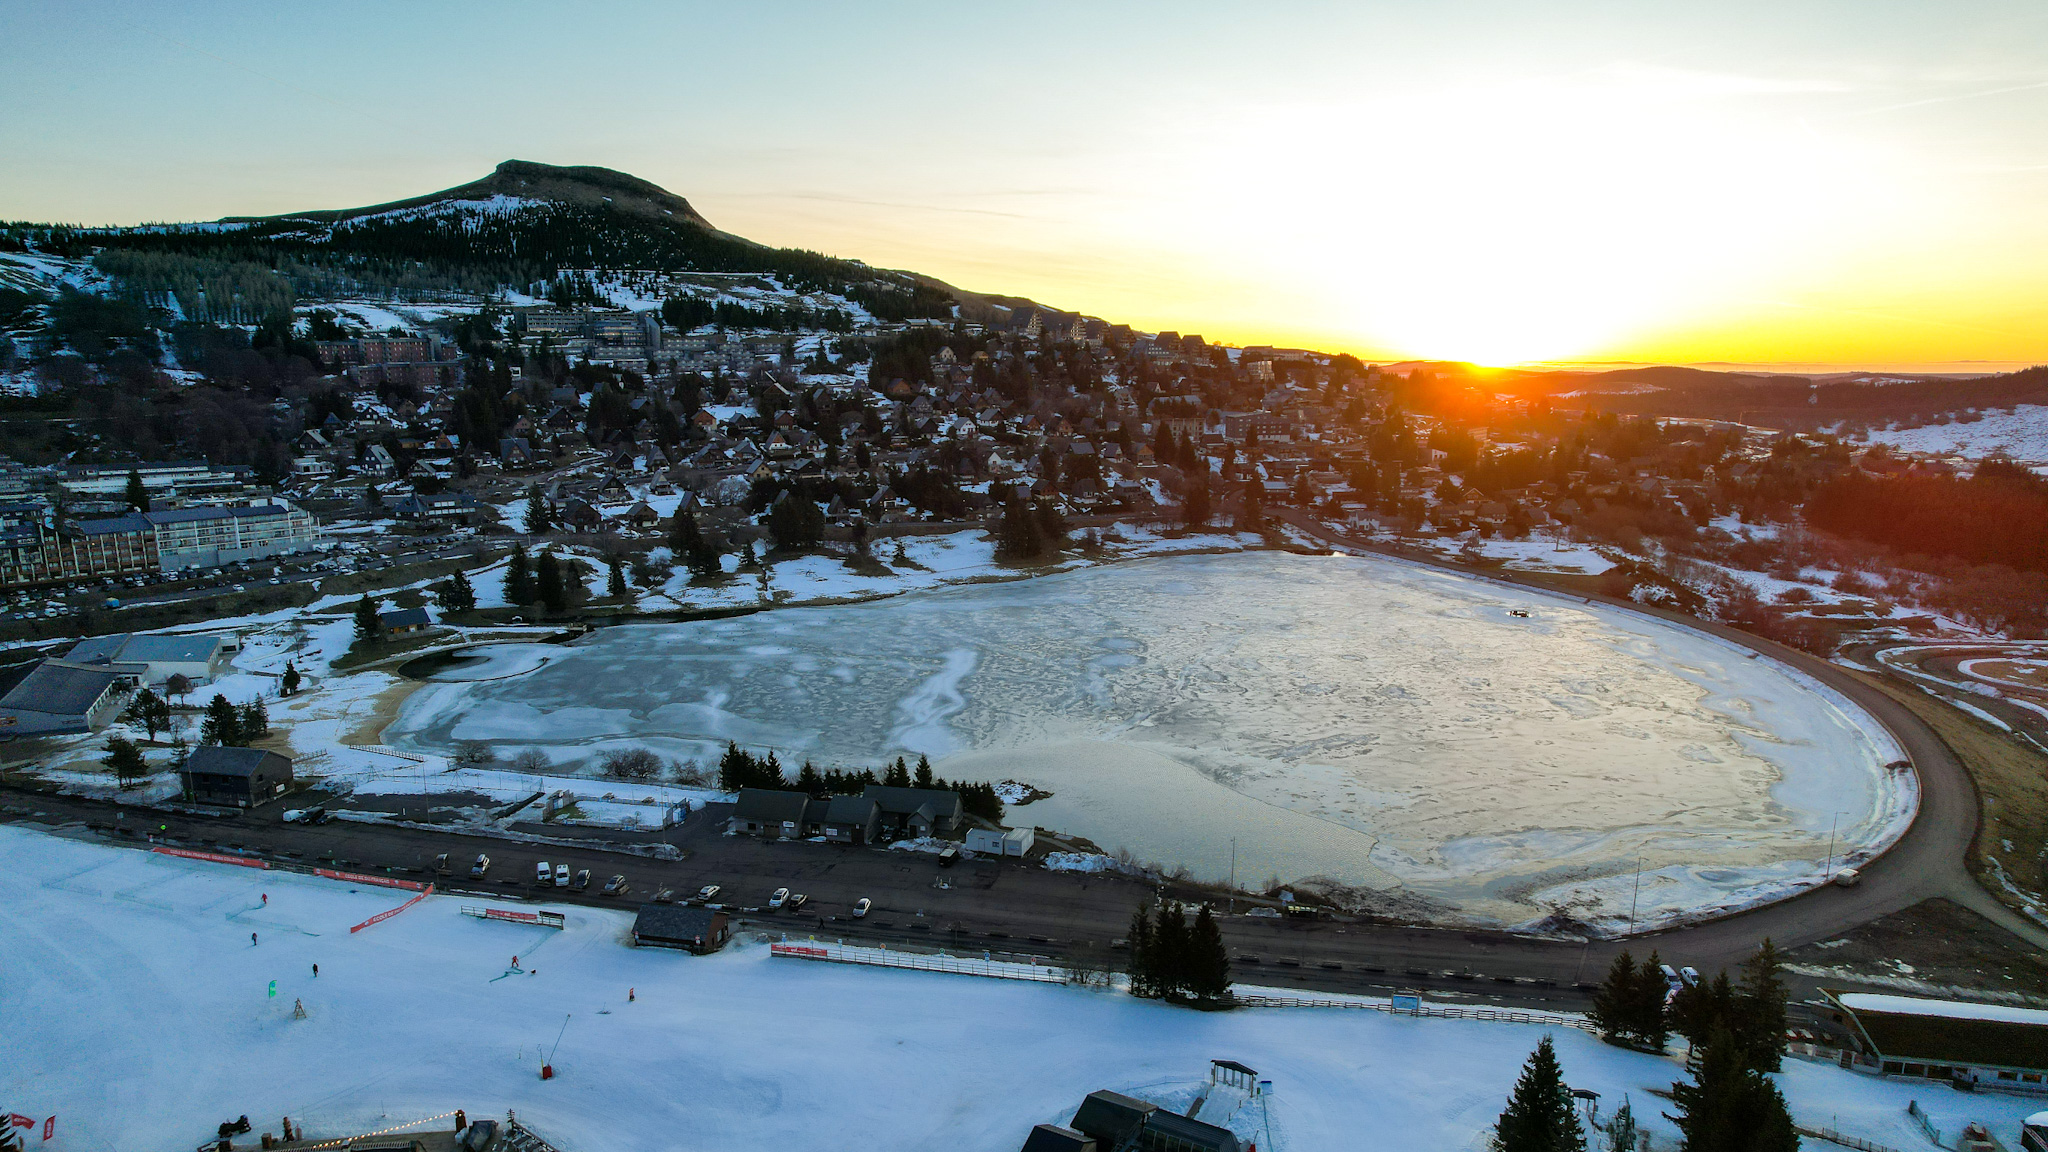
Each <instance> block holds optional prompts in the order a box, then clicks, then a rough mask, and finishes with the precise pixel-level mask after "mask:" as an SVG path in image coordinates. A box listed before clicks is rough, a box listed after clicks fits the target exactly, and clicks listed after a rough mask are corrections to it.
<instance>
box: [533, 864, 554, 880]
mask: <svg viewBox="0 0 2048 1152" xmlns="http://www.w3.org/2000/svg"><path fill="white" fill-rule="evenodd" d="M554 878H555V870H554V868H553V867H552V866H550V865H549V864H548V862H547V861H545V860H543V861H541V862H540V863H538V864H535V865H534V866H533V882H534V883H535V884H547V883H550V882H551V881H553V880H554Z"/></svg>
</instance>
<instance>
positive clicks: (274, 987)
mask: <svg viewBox="0 0 2048 1152" xmlns="http://www.w3.org/2000/svg"><path fill="white" fill-rule="evenodd" d="M270 995H271V996H272V997H273V998H274V997H276V995H277V981H275V980H272V981H271V982H270Z"/></svg>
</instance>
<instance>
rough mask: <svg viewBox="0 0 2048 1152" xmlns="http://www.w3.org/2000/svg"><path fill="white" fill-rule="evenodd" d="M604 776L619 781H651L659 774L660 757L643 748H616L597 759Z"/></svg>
mask: <svg viewBox="0 0 2048 1152" xmlns="http://www.w3.org/2000/svg"><path fill="white" fill-rule="evenodd" d="M598 763H599V764H600V765H601V766H602V769H603V771H604V774H605V775H607V776H611V777H615V778H617V779H620V780H652V779H654V778H655V776H657V775H659V774H660V772H661V757H659V756H656V755H655V754H654V753H652V752H649V751H648V750H647V749H645V748H616V749H613V750H612V751H609V752H606V753H605V754H604V755H602V756H600V757H599V758H598Z"/></svg>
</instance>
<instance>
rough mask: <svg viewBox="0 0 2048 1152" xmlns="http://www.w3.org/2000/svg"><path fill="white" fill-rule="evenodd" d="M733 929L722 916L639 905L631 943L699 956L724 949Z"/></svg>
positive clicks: (680, 907) (714, 912)
mask: <svg viewBox="0 0 2048 1152" xmlns="http://www.w3.org/2000/svg"><path fill="white" fill-rule="evenodd" d="M731 938H732V929H731V927H730V926H729V925H728V924H727V922H726V915H725V912H724V911H722V910H720V909H717V908H692V907H690V906H688V905H685V904H642V905H641V906H640V915H639V916H638V918H636V919H635V920H634V921H633V943H635V944H637V945H640V946H642V947H649V948H680V949H682V950H684V951H685V952H692V953H695V954H696V955H699V956H702V955H704V954H705V953H707V952H716V951H718V950H719V949H720V948H723V947H725V942H726V941H727V940H730V939H731Z"/></svg>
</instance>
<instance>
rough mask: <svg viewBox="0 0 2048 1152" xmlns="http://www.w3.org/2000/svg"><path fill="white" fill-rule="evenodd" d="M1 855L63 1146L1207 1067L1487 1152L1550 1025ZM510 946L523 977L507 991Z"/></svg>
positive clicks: (1888, 1114) (1663, 1148)
mask: <svg viewBox="0 0 2048 1152" xmlns="http://www.w3.org/2000/svg"><path fill="white" fill-rule="evenodd" d="M0 863H4V867H0V973H5V976H6V978H5V980H4V981H0V1012H4V1013H5V1015H6V1017H7V1018H8V1019H9V1020H12V1021H15V1022H16V1023H17V1026H16V1027H14V1028H12V1029H10V1031H9V1033H8V1036H7V1046H6V1050H5V1051H6V1058H5V1059H4V1060H0V1103H4V1104H5V1105H6V1106H7V1107H9V1108H11V1109H14V1110H18V1111H22V1112H26V1113H29V1114H32V1115H35V1116H38V1117H41V1116H49V1115H55V1116H56V1117H57V1118H58V1121H57V1139H56V1140H54V1141H52V1142H51V1143H50V1144H48V1145H44V1146H43V1147H46V1148H50V1149H52V1150H53V1152H62V1150H63V1149H65V1148H80V1149H83V1148H95V1149H97V1148H121V1149H129V1148H136V1149H143V1148H188V1147H192V1146H194V1145H196V1144H197V1143H198V1142H199V1141H200V1140H201V1139H202V1138H206V1137H208V1136H210V1135H211V1134H212V1132H213V1129H214V1125H215V1124H216V1123H218V1122H219V1121H220V1120H222V1119H225V1118H230V1117H234V1116H238V1115H241V1114H244V1113H246V1114H247V1115H248V1116H249V1117H250V1119H251V1120H252V1121H253V1122H254V1123H255V1124H256V1128H257V1131H258V1132H261V1131H263V1130H265V1129H268V1130H271V1131H276V1130H277V1124H278V1117H280V1116H284V1115H290V1116H291V1117H292V1119H293V1120H294V1121H295V1122H297V1123H301V1124H303V1125H304V1126H305V1127H306V1129H307V1130H308V1132H309V1133H310V1134H313V1135H316V1136H341V1135H347V1134H351V1133H358V1132H365V1131H370V1130H374V1129H379V1128H383V1127H386V1126H388V1125H391V1124H395V1123H400V1122H404V1121H409V1120H414V1119H419V1118H422V1117H426V1116H432V1115H436V1114H439V1113H442V1112H446V1111H449V1110H451V1109H454V1108H466V1109H467V1110H468V1112H469V1114H470V1115H471V1116H472V1117H484V1116H492V1115H497V1116H501V1117H502V1116H503V1114H504V1112H505V1110H506V1109H508V1108H509V1109H516V1110H517V1112H518V1114H519V1117H520V1119H521V1120H522V1121H523V1122H525V1123H527V1124H530V1125H532V1126H533V1127H535V1128H536V1129H537V1130H539V1131H540V1132H541V1133H542V1134H543V1135H545V1136H547V1137H549V1138H550V1139H551V1140H553V1141H554V1142H555V1143H556V1144H558V1145H559V1146H561V1147H563V1148H564V1149H567V1150H568V1152H595V1150H597V1149H634V1150H638V1149H647V1150H649V1152H654V1150H662V1152H667V1150H670V1149H684V1150H687V1149H726V1148H739V1147H760V1148H778V1149H790V1150H805V1149H819V1150H836V1149H840V1148H845V1147H848V1146H849V1144H850V1143H858V1144H860V1145H863V1146H870V1145H871V1146H875V1147H886V1148H901V1149H906V1150H913V1152H914V1150H924V1149H930V1150H932V1152H941V1150H943V1152H981V1150H986V1152H1013V1150H1014V1149H1015V1148H1016V1147H1018V1146H1019V1145H1020V1144H1022V1143H1023V1141H1024V1137H1025V1134H1026V1133H1027V1132H1028V1131H1029V1129H1030V1127H1031V1125H1033V1124H1036V1123H1040V1122H1044V1121H1060V1122H1064V1121H1065V1120H1067V1119H1068V1118H1069V1117H1070V1116H1071V1115H1072V1114H1073V1110H1074V1108H1075V1107H1076V1105H1078V1104H1079V1103H1080V1101H1081V1098H1082V1097H1083V1096H1084V1095H1085V1094H1087V1093H1088V1092H1090V1091H1093V1090H1095V1089H1098V1088H1111V1089H1116V1090H1119V1091H1123V1092H1129V1093H1132V1094H1134V1095H1138V1096H1141V1097H1146V1098H1149V1099H1152V1100H1154V1101H1157V1102H1160V1103H1164V1104H1168V1105H1169V1106H1170V1105H1173V1104H1176V1103H1185V1102H1186V1101H1187V1100H1188V1099H1189V1098H1190V1095H1191V1092H1192V1090H1193V1089H1194V1087H1195V1084H1196V1083H1197V1082H1198V1081H1199V1080H1201V1079H1202V1078H1203V1077H1205V1076H1206V1074H1207V1070H1208V1063H1209V1061H1210V1060H1212V1059H1230V1060H1237V1061H1241V1062H1243V1063H1245V1064H1248V1065H1250V1066H1251V1067H1253V1068H1256V1069H1258V1070H1259V1073H1260V1075H1261V1077H1263V1078H1267V1079H1270V1080H1271V1081H1272V1082H1273V1094H1272V1096H1271V1097H1270V1104H1269V1117H1270V1122H1268V1121H1267V1120H1262V1119H1260V1118H1258V1117H1256V1116H1253V1115H1250V1114H1247V1113H1242V1112H1241V1113H1240V1114H1239V1116H1238V1118H1237V1119H1236V1120H1234V1121H1233V1122H1232V1127H1234V1128H1237V1129H1238V1130H1239V1131H1241V1132H1243V1133H1245V1134H1247V1135H1251V1134H1254V1133H1256V1134H1257V1135H1258V1138H1259V1147H1260V1148H1261V1149H1262V1150H1265V1152H1324V1150H1328V1149H1339V1148H1359V1147H1372V1148H1387V1149H1411V1148H1412V1149H1422V1148H1439V1149H1456V1150H1463V1149H1475V1150H1476V1149H1479V1148H1481V1147H1483V1146H1484V1145H1483V1141H1484V1139H1485V1136H1486V1134H1487V1130H1488V1128H1489V1126H1490V1125H1491V1124H1492V1123H1493V1121H1494V1119H1495V1117H1496V1116H1497V1115H1498V1114H1499V1112H1500V1109H1501V1107H1502V1106H1503V1104H1504V1103H1505V1100H1506V1097H1507V1094H1508V1092H1509V1090H1510V1088H1511V1087H1512V1085H1513V1083H1514V1079H1515V1075H1516V1073H1517V1072H1518V1070H1519V1068H1520V1065H1521V1063H1522V1061H1523V1060H1524V1059H1525V1058H1526V1057H1527V1055H1528V1052H1529V1051H1530V1050H1531V1049H1532V1048H1534V1047H1535V1045H1536V1042H1537V1040H1538V1039H1539V1038H1540V1037H1541V1036H1542V1034H1543V1029H1541V1028H1538V1027H1534V1026H1529V1025H1512V1024H1488V1023H1476V1022H1466V1021H1450V1020H1415V1019H1398V1018H1390V1017H1387V1016H1383V1015H1380V1014H1379V1013H1374V1012H1362V1011H1346V1010H1334V1009H1320V1010H1318V1009H1249V1010H1239V1011H1235V1012H1227V1013H1200V1012H1191V1011H1186V1010H1182V1009H1175V1008H1169V1007H1165V1006H1162V1005H1159V1004H1154V1003H1147V1002H1143V1001H1137V1000H1132V999H1130V998H1128V997H1125V996H1123V995H1122V994H1120V993H1115V992H1107V991H1085V990H1080V989H1071V988H1066V987H1060V986H1048V985H1043V984H1028V983H1019V982H1012V981H1001V980H988V979H976V978H972V977H964V976H949V975H938V974H931V973H919V972H903V971H889V970H878V969H873V968H856V967H848V966H840V965H828V964H817V963H809V962H803V961H793V960H776V959H771V958H770V957H769V956H768V954H767V950H766V949H765V948H763V947H761V946H758V945H748V946H743V947H735V948H732V949H728V950H727V951H726V952H724V953H721V954H718V955H715V956H711V957H705V958H693V957H689V956H686V955H683V954H680V953H675V952H668V951H661V950H656V949H645V950H641V949H634V948H632V947H630V946H629V945H628V944H627V940H628V939H629V938H630V937H629V936H628V928H629V924H630V917H629V916H628V915H627V914H626V913H623V912H611V911H600V910H593V909H589V908H583V907H563V908H561V909H560V911H562V912H563V913H564V914H565V915H566V916H567V918H568V927H567V929H566V930H565V931H561V932H556V931H553V930H549V929H541V928H528V927H521V926H515V925H512V924H506V923H493V922H484V921H480V920H476V919H473V918H470V917H465V916H463V915H462V914H461V908H462V907H463V906H464V904H465V903H471V902H470V901H465V900H463V899H461V898H455V897H440V896H436V897H430V898H428V899H427V900H425V901H423V902H422V903H420V904H419V905H417V906H415V907H413V908H412V909H410V910H408V911H406V912H404V913H403V914H401V915H399V916H397V917H395V918H393V919H391V920H388V921H385V922H384V923H382V924H378V925H375V926H373V927H371V928H368V929H365V930H364V931H362V932H360V933H356V934H351V933H350V932H349V930H348V929H349V926H350V925H352V924H356V923H359V922H361V921H362V920H364V919H365V918H366V917H368V916H370V915H373V914H374V913H377V912H380V911H383V910H385V909H388V908H392V907H395V906H396V905H398V904H400V903H402V902H403V900H404V899H405V898H406V895H407V894H406V893H403V892H395V891H393V890H390V889H384V888H371V887H359V886H354V885H349V884H344V883H337V882H333V881H326V880H317V879H314V878H311V877H303V876H293V875H286V874H282V873H266V872H257V871H251V870H245V869H241V868H232V867H226V866H222V865H216V864H208V863H201V862H197V861H186V860H178V859H173V858H170V857H163V856H153V855H150V854H147V853H143V852H137V851H134V850H129V849H118V848H112V847H106V846H101V845H96V844H85V843H79V842H75V841H70V840H65V839H59V838H53V837H46V836H43V835H40V834H38V833H34V832H29V831H26V830H22V829H16V828H9V827H0ZM264 894H267V895H268V896H269V904H268V905H267V906H265V905H264V904H263V902H262V900H261V897H262V896H263V895H264ZM251 932H255V933H257V934H258V943H256V944H254V945H252V944H251V943H250V941H249V934H250V933H251ZM514 954H517V955H518V956H519V958H520V964H521V967H522V969H524V970H525V972H527V973H529V974H524V975H507V974H506V971H507V967H508V964H509V961H510V958H511V957H512V956H513V955H514ZM314 964H318V965H319V966H320V975H319V976H318V977H317V978H315V977H313V975H312V966H313V965H314ZM271 981H275V982H276V986H277V995H276V996H275V997H274V998H273V997H270V996H269V995H267V991H268V989H269V986H270V982H271ZM628 989H633V990H635V992H636V999H635V1000H634V1001H633V1002H630V1003H629V1002H628V1001H627V990H628ZM295 1001H298V1002H302V1003H303V1004H304V1005H305V1008H306V1013H307V1015H306V1018H305V1019H294V1018H293V1013H292V1006H293V1003H294V1002H295ZM565 1018H566V1025H567V1026H566V1030H565V1029H564V1022H565ZM30 1022H32V1024H31V1023H30ZM558 1033H559V1034H560V1036H561V1041H560V1047H559V1049H552V1050H553V1061H554V1066H555V1068H556V1071H557V1073H558V1075H557V1077H556V1078H555V1079H554V1080H551V1081H547V1082H542V1081H541V1080H540V1079H539V1078H538V1071H539V1062H540V1061H539V1054H540V1053H541V1052H542V1051H543V1050H547V1049H550V1047H551V1046H552V1045H553V1044H554V1043H555V1040H556V1037H557V1034H558ZM1554 1036H1555V1038H1556V1041H1557V1045H1558V1055H1559V1057H1560V1060H1561V1062H1562V1063H1563V1066H1564V1071H1565V1074H1566V1077H1567V1079H1568V1081H1569V1082H1570V1083H1571V1084H1572V1085H1573V1086H1574V1087H1583V1088H1590V1089H1592V1090H1594V1091H1597V1092H1599V1093H1601V1101H1602V1104H1603V1105H1604V1106H1605V1107H1606V1108H1608V1109H1610V1110H1611V1109H1612V1108H1613V1107H1614V1106H1615V1105H1616V1104H1618V1103H1619V1102H1620V1101H1621V1100H1622V1098H1623V1097H1624V1096H1626V1097H1627V1098H1628V1099H1629V1100H1630V1101H1631V1102H1632V1103H1633V1104H1634V1107H1635V1110H1636V1113H1637V1116H1638V1117H1639V1118H1641V1119H1643V1120H1644V1121H1645V1122H1646V1123H1647V1126H1648V1128H1649V1130H1650V1131H1651V1132H1652V1133H1653V1134H1654V1135H1653V1141H1654V1143H1653V1145H1652V1146H1653V1148H1655V1149H1657V1150H1660V1152H1669V1150H1670V1149H1673V1148H1675V1147H1676V1133H1675V1131H1674V1129H1673V1127H1672V1126H1671V1125H1670V1123H1669V1122H1667V1121H1665V1120H1663V1119H1662V1118H1661V1117H1660V1115H1659V1113H1660V1112H1661V1111H1662V1110H1663V1108H1664V1106H1665V1102H1664V1101H1662V1100H1659V1099H1656V1098H1654V1097H1652V1096H1650V1095H1649V1094H1648V1090H1649V1089H1650V1088H1667V1087H1668V1086H1669V1085H1670V1083H1671V1082H1672V1081H1673V1080H1677V1079H1680V1078H1682V1076H1683V1071H1682V1069H1681V1067H1680V1062H1679V1061H1678V1060H1677V1059H1676V1058H1675V1057H1674V1058H1657V1057H1651V1056H1645V1055H1642V1054H1640V1053H1634V1052H1627V1051H1623V1050H1621V1049H1617V1048H1611V1047H1607V1046H1605V1045H1602V1044H1600V1043H1599V1042H1598V1041H1596V1040H1594V1039H1592V1038H1591V1037H1589V1036H1587V1035H1586V1034H1584V1033H1582V1032H1579V1031H1577V1030H1574V1029H1559V1030H1556V1031H1555V1032H1554ZM252 1072H254V1073H256V1074H252ZM1779 1082H1780V1084H1781V1086H1782V1087H1783V1089H1784V1091H1785V1093H1786V1095H1787V1097H1788V1100H1789V1103H1790V1105H1791V1108H1792V1113H1793V1115H1794V1117H1795V1118H1796V1119H1798V1120H1799V1121H1800V1122H1802V1123H1805V1124H1809V1125H1828V1126H1830V1127H1833V1128H1836V1129H1839V1130H1841V1131H1844V1132H1847V1133H1850V1134H1852V1135H1856V1136H1860V1137H1863V1138H1865V1139H1868V1140H1873V1141H1876V1142H1878V1143H1882V1144H1885V1145H1888V1146H1891V1147H1893V1148H1899V1149H1906V1150H1912V1149H1921V1148H1926V1147H1928V1145H1927V1144H1926V1143H1925V1141H1924V1140H1923V1139H1922V1138H1921V1137H1920V1136H1919V1134H1918V1130H1917V1128H1915V1127H1914V1125H1913V1122H1912V1121H1911V1120H1910V1119H1909V1118H1908V1116H1907V1114H1906V1103H1907V1101H1908V1100H1909V1099H1918V1100H1919V1101H1920V1103H1921V1105H1922V1107H1923V1108H1927V1109H1929V1111H1930V1112H1931V1114H1932V1118H1933V1120H1934V1122H1935V1123H1936V1124H1937V1126H1939V1127H1940V1128H1941V1129H1942V1130H1943V1131H1947V1132H1954V1131H1957V1130H1960V1128H1961V1127H1962V1124H1963V1122H1964V1121H1965V1120H1971V1119H1975V1120H1981V1121H1984V1122H1987V1123H1988V1124H1990V1125H1991V1128H1992V1131H1993V1132H1994V1133H1995V1134H1997V1135H1998V1136H2000V1137H2001V1138H2003V1139H2005V1140H2006V1142H2007V1143H2008V1145H2011V1146H2017V1139H2016V1137H2017V1132H2018V1124H2019V1121H2020V1119H2021V1118H2022V1117H2023V1116H2025V1115H2027V1114H2029V1113H2030V1112H2033V1111H2036V1110H2038V1109H2039V1107H2040V1104H2039V1101H2038V1100H2029V1099H2027V1098H2023V1097H2014V1096H2000V1095H1993V1094H1981V1095H1976V1096H1963V1095H1960V1094H1957V1093H1953V1092H1949V1091H1945V1090H1940V1089H1936V1088H1933V1087H1931V1086H1929V1085H1927V1084H1925V1083H1919V1084H1914V1083H1908V1082H1900V1083H1888V1082H1884V1081H1879V1080H1875V1079H1872V1078H1870V1077H1866V1076H1861V1075H1858V1074H1855V1073H1851V1072H1844V1071H1841V1070H1839V1069H1835V1068H1832V1067H1827V1066H1823V1065H1817V1064H1810V1063H1805V1062H1801V1061H1798V1060H1788V1061H1787V1063H1786V1071H1785V1072H1784V1073H1783V1074H1782V1075H1781V1076H1780V1077H1779ZM1269 1129H1270V1132H1269ZM1368 1132H1369V1133H1371V1134H1372V1136H1371V1138H1370V1140H1368V1141H1364V1142H1361V1134H1363V1133H1368ZM855 1133H857V1134H858V1137H857V1139H856V1138H854V1137H852V1136H850V1134H855Z"/></svg>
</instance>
